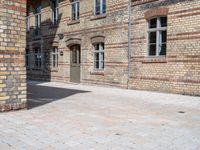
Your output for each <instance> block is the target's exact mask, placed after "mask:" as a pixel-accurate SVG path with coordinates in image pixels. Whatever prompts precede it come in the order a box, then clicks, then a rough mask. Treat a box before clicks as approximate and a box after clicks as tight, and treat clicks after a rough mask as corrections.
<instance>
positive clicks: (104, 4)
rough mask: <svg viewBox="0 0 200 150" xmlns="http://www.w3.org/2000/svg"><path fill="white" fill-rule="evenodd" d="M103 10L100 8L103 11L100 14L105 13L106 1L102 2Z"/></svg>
mask: <svg viewBox="0 0 200 150" xmlns="http://www.w3.org/2000/svg"><path fill="white" fill-rule="evenodd" d="M102 5H103V8H102V10H103V12H102V13H106V0H103V4H102Z"/></svg>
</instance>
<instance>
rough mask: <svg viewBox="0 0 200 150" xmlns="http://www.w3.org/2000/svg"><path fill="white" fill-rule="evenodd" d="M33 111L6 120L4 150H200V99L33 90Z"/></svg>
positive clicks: (1, 117)
mask: <svg viewBox="0 0 200 150" xmlns="http://www.w3.org/2000/svg"><path fill="white" fill-rule="evenodd" d="M28 95H29V96H28V97H29V98H28V99H29V109H28V110H22V111H16V112H9V113H1V114H0V149H1V150H9V149H11V150H13V149H16V150H27V149H28V150H51V149H52V150H149V149H152V150H179V149H180V150H199V149H200V98H199V97H190V96H182V95H173V94H163V93H153V92H145V91H132V90H124V89H116V88H105V87H95V86H87V85H70V84H64V83H53V82H52V83H39V82H29V84H28Z"/></svg>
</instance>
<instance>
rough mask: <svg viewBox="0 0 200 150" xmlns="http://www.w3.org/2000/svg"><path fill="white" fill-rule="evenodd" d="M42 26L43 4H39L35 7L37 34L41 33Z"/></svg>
mask: <svg viewBox="0 0 200 150" xmlns="http://www.w3.org/2000/svg"><path fill="white" fill-rule="evenodd" d="M40 26H41V6H37V7H36V9H35V35H36V36H37V35H40Z"/></svg>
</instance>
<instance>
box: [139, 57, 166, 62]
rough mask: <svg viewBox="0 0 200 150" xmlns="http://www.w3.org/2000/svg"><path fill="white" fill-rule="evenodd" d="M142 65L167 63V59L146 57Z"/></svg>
mask: <svg viewBox="0 0 200 150" xmlns="http://www.w3.org/2000/svg"><path fill="white" fill-rule="evenodd" d="M142 63H167V59H166V57H165V56H162V57H161V56H158V57H146V58H144V60H143V61H142Z"/></svg>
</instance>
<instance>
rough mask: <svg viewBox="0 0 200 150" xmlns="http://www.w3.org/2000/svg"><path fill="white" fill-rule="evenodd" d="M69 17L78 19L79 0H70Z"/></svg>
mask: <svg viewBox="0 0 200 150" xmlns="http://www.w3.org/2000/svg"><path fill="white" fill-rule="evenodd" d="M71 15H72V16H71V19H72V20H79V0H72V1H71Z"/></svg>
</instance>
